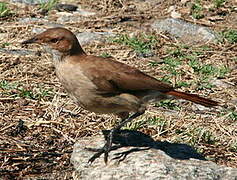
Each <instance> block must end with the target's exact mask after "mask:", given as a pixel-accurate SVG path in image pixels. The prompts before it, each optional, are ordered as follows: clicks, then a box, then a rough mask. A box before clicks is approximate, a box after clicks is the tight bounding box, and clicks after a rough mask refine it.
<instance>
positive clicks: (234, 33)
mask: <svg viewBox="0 0 237 180" xmlns="http://www.w3.org/2000/svg"><path fill="white" fill-rule="evenodd" d="M221 35H222V37H224V38H225V39H227V41H228V42H230V43H232V44H233V43H237V30H235V29H231V30H227V31H223V32H222V33H221Z"/></svg>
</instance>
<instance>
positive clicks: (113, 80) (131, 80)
mask: <svg viewBox="0 0 237 180" xmlns="http://www.w3.org/2000/svg"><path fill="white" fill-rule="evenodd" d="M80 66H81V67H82V70H83V73H84V74H85V75H86V76H87V77H88V78H89V79H90V80H91V81H92V82H93V83H94V84H95V85H96V86H97V87H98V91H101V92H106V93H116V92H128V91H142V90H157V91H160V92H167V91H170V90H173V87H172V86H170V85H168V84H166V83H164V82H162V81H159V80H157V79H155V78H153V77H151V76H148V75H146V74H144V73H143V72H141V71H139V70H138V69H136V68H133V67H131V66H128V65H126V64H123V63H120V62H118V61H115V60H113V59H110V58H101V57H95V56H87V57H85V58H83V60H82V61H80Z"/></svg>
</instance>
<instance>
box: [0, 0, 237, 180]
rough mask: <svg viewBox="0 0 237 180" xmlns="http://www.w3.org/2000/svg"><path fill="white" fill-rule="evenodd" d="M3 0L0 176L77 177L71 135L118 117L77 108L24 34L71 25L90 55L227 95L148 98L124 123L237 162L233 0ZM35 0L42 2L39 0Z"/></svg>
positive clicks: (219, 160)
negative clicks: (212, 104) (199, 101)
mask: <svg viewBox="0 0 237 180" xmlns="http://www.w3.org/2000/svg"><path fill="white" fill-rule="evenodd" d="M3 2H6V4H4V5H3V3H0V24H1V26H0V52H1V56H0V77H1V78H0V153H1V154H0V167H1V168H0V177H1V178H3V179H37V178H45V179H51V178H52V179H55V178H56V179H72V172H73V167H72V164H71V163H70V157H71V153H72V151H73V145H74V143H75V142H76V141H77V140H78V139H81V138H84V137H92V136H94V135H98V134H99V133H100V131H101V130H102V129H110V128H111V127H113V125H114V124H115V122H116V120H117V119H116V117H114V116H111V115H101V116H97V115H95V114H94V113H91V112H88V111H86V110H83V109H81V108H80V107H77V106H76V105H75V104H74V103H73V102H72V101H71V100H70V99H69V97H68V96H67V94H66V93H65V91H64V90H63V88H62V87H61V85H60V83H59V82H58V80H57V78H56V76H55V72H54V68H53V65H52V64H51V61H50V59H51V56H50V55H49V54H47V53H45V50H44V49H43V48H41V47H40V46H38V45H31V46H28V47H26V46H22V45H21V44H20V42H22V41H23V40H26V39H28V38H30V37H32V36H33V35H34V34H35V33H38V32H41V31H43V30H44V29H47V28H49V27H55V26H63V27H66V28H68V29H70V30H71V31H73V32H74V33H75V34H76V35H77V37H78V39H79V40H80V42H81V44H82V46H83V48H84V50H85V51H86V52H87V53H88V54H94V55H98V56H103V57H108V56H112V57H114V58H116V60H118V61H121V62H123V63H126V64H129V65H131V66H134V67H137V68H139V69H140V70H142V71H144V72H146V73H147V74H149V75H152V76H154V77H156V78H157V79H160V80H163V81H165V82H169V83H171V84H172V85H174V86H176V87H177V88H178V89H179V90H182V91H186V92H192V93H197V94H200V95H202V96H204V97H209V98H212V99H214V100H217V101H219V102H220V103H221V106H220V107H218V108H215V109H209V108H204V107H202V106H198V105H195V104H193V103H190V102H186V101H179V100H168V101H163V102H160V103H154V104H151V105H150V106H149V107H148V110H147V112H146V114H145V115H143V116H142V117H140V118H138V119H137V120H136V121H134V122H133V123H131V124H128V125H127V126H126V127H125V128H126V129H130V130H138V131H140V132H143V133H145V134H147V135H150V136H151V137H152V138H153V139H154V140H156V141H161V142H163V141H167V142H170V143H182V144H187V145H189V146H192V147H193V148H195V150H196V151H197V152H198V153H199V154H200V155H202V156H203V157H205V158H206V159H207V160H210V161H212V162H214V163H216V164H218V165H225V166H227V167H235V168H236V167H237V165H236V164H237V130H236V126H237V109H236V108H237V92H236V86H237V23H236V22H237V1H236V0H228V1H227V0H226V1H225V0H213V1H205V0H203V1H192V0H181V1H180V0H159V1H157V0H127V1H126V0H101V1H97V0H81V1H75V0H70V1H67V3H69V4H72V5H74V6H76V7H77V10H76V11H74V10H75V8H74V7H73V6H65V5H57V4H58V3H63V1H59V2H58V3H57V1H55V0H50V1H49V2H48V3H42V1H41V2H40V3H36V2H37V1H36V0H35V1H33V0H32V1H30V0H12V1H3ZM32 2H35V4H34V5H33V4H32Z"/></svg>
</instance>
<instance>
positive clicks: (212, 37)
mask: <svg viewBox="0 0 237 180" xmlns="http://www.w3.org/2000/svg"><path fill="white" fill-rule="evenodd" d="M151 27H152V28H153V29H154V30H157V31H159V32H168V33H169V34H171V35H172V36H174V37H175V38H179V39H180V40H181V41H182V42H184V43H187V44H198V43H208V42H215V41H216V40H217V39H218V37H217V35H216V34H215V33H214V32H213V31H212V30H210V29H209V28H207V27H204V26H199V25H195V24H192V23H189V22H186V21H183V20H181V19H175V18H167V19H163V20H157V21H155V22H154V23H153V24H152V25H151Z"/></svg>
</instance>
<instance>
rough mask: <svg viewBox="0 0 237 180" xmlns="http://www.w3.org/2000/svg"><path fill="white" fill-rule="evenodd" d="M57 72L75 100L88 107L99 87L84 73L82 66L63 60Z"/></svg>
mask: <svg viewBox="0 0 237 180" xmlns="http://www.w3.org/2000/svg"><path fill="white" fill-rule="evenodd" d="M56 74H57V76H58V78H59V81H60V82H61V84H62V85H63V87H64V88H65V89H66V90H67V92H68V94H69V95H70V96H71V97H72V98H73V100H74V101H75V102H76V103H78V104H80V105H82V106H83V107H84V108H86V109H88V108H89V106H90V105H91V104H92V102H93V99H94V98H95V96H96V93H95V92H96V89H97V87H96V86H95V85H94V83H93V82H92V81H91V80H90V79H89V78H88V77H87V76H85V75H84V74H83V71H82V69H81V67H80V66H79V65H77V64H76V65H75V64H70V63H67V62H62V63H59V64H57V65H56Z"/></svg>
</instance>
